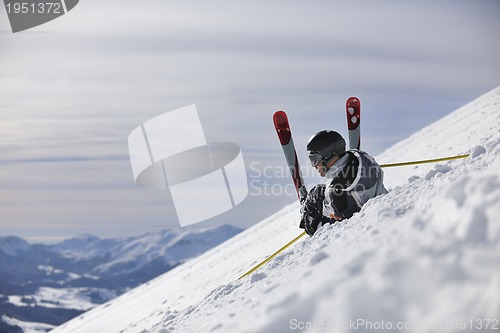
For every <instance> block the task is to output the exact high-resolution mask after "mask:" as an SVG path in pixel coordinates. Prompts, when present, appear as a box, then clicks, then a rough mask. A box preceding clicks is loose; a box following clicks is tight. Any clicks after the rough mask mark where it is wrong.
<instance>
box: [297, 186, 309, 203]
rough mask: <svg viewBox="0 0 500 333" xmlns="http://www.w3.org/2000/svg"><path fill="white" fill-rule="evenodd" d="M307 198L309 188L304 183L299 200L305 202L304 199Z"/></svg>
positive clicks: (300, 189)
mask: <svg viewBox="0 0 500 333" xmlns="http://www.w3.org/2000/svg"><path fill="white" fill-rule="evenodd" d="M306 198H307V189H306V186H305V185H302V186H301V187H300V188H299V200H300V204H303V203H304V201H306Z"/></svg>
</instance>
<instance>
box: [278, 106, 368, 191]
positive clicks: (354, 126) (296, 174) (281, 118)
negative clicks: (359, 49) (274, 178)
mask: <svg viewBox="0 0 500 333" xmlns="http://www.w3.org/2000/svg"><path fill="white" fill-rule="evenodd" d="M346 116H347V128H348V131H349V148H350V149H359V148H360V145H361V128H360V127H359V123H360V120H361V118H360V116H361V105H360V102H359V99H358V98H357V97H350V98H349V99H348V100H347V102H346ZM273 121H274V127H275V128H276V133H277V134H278V138H279V139H280V143H281V147H282V148H283V153H284V154H285V158H286V161H287V163H288V168H289V170H290V173H291V175H292V179H293V183H294V184H295V189H296V190H297V195H298V197H299V200H300V201H302V199H304V197H303V196H304V193H305V194H306V195H307V190H306V188H305V185H304V180H303V178H302V174H301V172H300V167H299V161H298V159H297V151H296V150H295V145H294V144H293V138H292V131H291V130H290V123H289V122H288V116H287V115H286V113H285V111H276V112H275V113H274V116H273Z"/></svg>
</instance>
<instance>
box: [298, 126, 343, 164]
mask: <svg viewBox="0 0 500 333" xmlns="http://www.w3.org/2000/svg"><path fill="white" fill-rule="evenodd" d="M307 152H308V154H309V159H310V160H311V164H312V165H313V166H316V165H318V164H319V163H320V162H324V163H328V161H329V160H330V159H331V158H332V157H333V156H335V155H339V154H341V153H343V152H345V140H344V138H343V137H342V135H340V134H339V133H337V132H335V131H330V130H325V131H321V132H318V133H316V134H314V135H313V136H312V137H311V138H310V139H309V142H307Z"/></svg>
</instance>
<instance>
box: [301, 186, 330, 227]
mask: <svg viewBox="0 0 500 333" xmlns="http://www.w3.org/2000/svg"><path fill="white" fill-rule="evenodd" d="M324 199H325V185H323V184H320V185H316V186H314V187H313V188H312V189H311V190H310V191H309V193H308V194H307V197H306V199H305V200H304V202H303V203H302V207H301V210H300V211H301V218H300V228H303V229H305V230H306V233H307V234H308V235H309V236H312V235H314V233H315V232H316V230H317V229H318V227H319V226H320V225H323V224H324V223H326V222H328V220H329V219H328V218H327V217H325V216H323V200H324Z"/></svg>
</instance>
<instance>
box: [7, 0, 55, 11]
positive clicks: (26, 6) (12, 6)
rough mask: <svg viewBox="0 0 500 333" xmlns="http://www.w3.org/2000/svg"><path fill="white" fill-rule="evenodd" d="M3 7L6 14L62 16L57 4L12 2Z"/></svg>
mask: <svg viewBox="0 0 500 333" xmlns="http://www.w3.org/2000/svg"><path fill="white" fill-rule="evenodd" d="M5 6H6V7H7V13H8V14H11V13H13V14H63V12H62V6H61V4H60V3H58V2H38V3H27V2H14V3H7V4H6V5H5Z"/></svg>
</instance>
